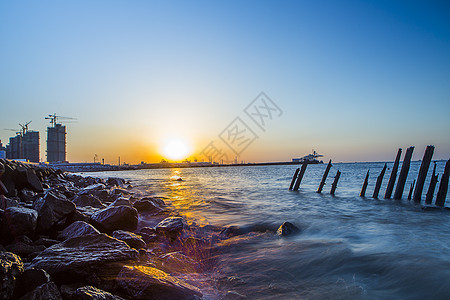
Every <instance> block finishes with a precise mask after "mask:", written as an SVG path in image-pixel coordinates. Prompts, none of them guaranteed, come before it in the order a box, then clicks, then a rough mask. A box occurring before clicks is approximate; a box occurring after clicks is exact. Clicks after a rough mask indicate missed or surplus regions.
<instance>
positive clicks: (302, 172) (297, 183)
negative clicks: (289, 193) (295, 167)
mask: <svg viewBox="0 0 450 300" xmlns="http://www.w3.org/2000/svg"><path fill="white" fill-rule="evenodd" d="M307 165H308V164H307V163H306V162H304V163H303V164H302V168H301V169H300V173H299V174H298V177H297V182H296V183H295V185H294V191H298V187H299V186H300V182H302V179H303V175H305V171H306V166H307Z"/></svg>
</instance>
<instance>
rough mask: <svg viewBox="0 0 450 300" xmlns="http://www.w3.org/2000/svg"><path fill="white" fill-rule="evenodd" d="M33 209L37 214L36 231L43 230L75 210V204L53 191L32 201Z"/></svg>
mask: <svg viewBox="0 0 450 300" xmlns="http://www.w3.org/2000/svg"><path fill="white" fill-rule="evenodd" d="M34 209H36V211H37V212H38V214H39V218H38V224H37V231H38V232H45V231H47V230H49V229H50V228H52V227H53V226H54V225H55V224H56V223H58V222H59V221H61V220H62V219H64V218H65V217H67V216H68V215H70V214H72V213H73V212H74V211H75V204H73V203H72V201H69V200H67V198H66V197H65V196H64V195H62V194H60V193H57V192H55V191H52V192H49V193H47V194H46V195H45V196H44V198H41V199H39V200H37V201H36V202H35V203H34Z"/></svg>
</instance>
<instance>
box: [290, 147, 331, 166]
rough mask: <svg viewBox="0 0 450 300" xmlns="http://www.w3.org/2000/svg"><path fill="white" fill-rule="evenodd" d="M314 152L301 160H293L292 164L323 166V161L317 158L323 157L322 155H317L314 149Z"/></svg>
mask: <svg viewBox="0 0 450 300" xmlns="http://www.w3.org/2000/svg"><path fill="white" fill-rule="evenodd" d="M312 151H313V152H312V153H310V154H308V155H305V156H303V157H300V158H293V159H292V162H293V163H300V164H303V163H307V164H323V160H318V159H317V158H319V157H323V155H322V154H319V153H317V152H316V151H315V150H314V149H313V150H312Z"/></svg>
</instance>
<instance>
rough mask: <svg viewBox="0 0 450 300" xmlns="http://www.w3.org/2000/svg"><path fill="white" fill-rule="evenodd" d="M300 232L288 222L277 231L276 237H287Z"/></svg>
mask: <svg viewBox="0 0 450 300" xmlns="http://www.w3.org/2000/svg"><path fill="white" fill-rule="evenodd" d="M298 232H300V229H299V228H298V227H297V226H295V225H294V224H292V223H290V222H284V223H283V224H281V226H280V227H279V228H278V230H277V235H279V236H288V235H291V234H295V233H298Z"/></svg>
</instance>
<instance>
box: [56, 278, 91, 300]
mask: <svg viewBox="0 0 450 300" xmlns="http://www.w3.org/2000/svg"><path fill="white" fill-rule="evenodd" d="M83 286H85V284H84V283H81V282H76V283H70V284H62V285H61V286H60V287H59V290H60V292H61V296H62V297H63V299H67V300H72V299H73V298H72V297H75V293H76V291H77V289H79V288H80V287H83Z"/></svg>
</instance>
